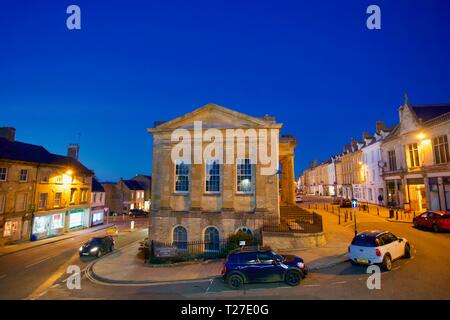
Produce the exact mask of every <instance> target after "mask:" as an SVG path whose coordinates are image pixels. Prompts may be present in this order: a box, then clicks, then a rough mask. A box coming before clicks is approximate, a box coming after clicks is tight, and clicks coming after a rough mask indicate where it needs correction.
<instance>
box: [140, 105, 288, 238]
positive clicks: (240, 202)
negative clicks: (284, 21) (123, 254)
mask: <svg viewBox="0 0 450 320" xmlns="http://www.w3.org/2000/svg"><path fill="white" fill-rule="evenodd" d="M200 121H201V123H202V126H203V127H202V131H201V132H202V134H204V133H205V132H206V130H207V129H215V130H217V131H216V132H219V133H221V134H222V135H223V137H227V138H225V141H224V148H223V159H228V156H229V157H230V159H233V162H232V163H229V162H228V161H223V163H221V164H220V166H219V167H220V169H219V171H220V174H219V177H220V178H219V181H220V182H219V185H220V188H219V189H218V190H217V191H216V192H210V191H207V188H206V176H207V175H208V173H207V172H206V160H208V159H202V161H201V162H200V163H196V161H195V158H194V157H196V156H198V154H204V153H205V150H206V149H207V148H208V145H209V143H208V142H203V144H202V145H201V146H200V147H199V144H197V145H196V142H197V143H199V142H201V137H199V136H195V134H196V133H195V130H194V125H195V123H199V122H200ZM281 126H282V125H281V124H278V123H275V120H274V119H273V118H270V117H264V118H253V117H250V116H247V115H244V114H241V113H238V112H235V111H232V110H230V109H227V108H223V107H220V106H217V105H214V104H209V105H206V106H204V107H201V108H199V109H197V110H194V111H193V112H191V113H188V114H186V115H184V116H181V117H179V118H176V119H174V120H171V121H168V122H164V123H162V124H158V125H156V126H155V127H154V128H151V129H148V131H149V132H150V133H152V134H153V168H152V201H151V222H150V227H149V239H151V240H156V241H163V242H170V241H173V240H174V229H175V228H176V227H178V226H181V227H182V228H184V230H185V231H186V234H187V239H186V240H187V241H195V240H205V230H206V229H207V228H210V227H212V228H215V229H216V230H217V231H218V234H219V238H220V239H226V238H227V237H228V236H229V235H231V234H233V233H235V232H236V231H237V230H238V229H239V228H245V230H251V232H252V233H253V234H255V235H257V234H258V235H259V234H260V229H261V228H262V225H263V220H264V218H265V217H275V218H279V215H280V208H279V206H280V201H286V202H289V203H294V202H295V186H294V171H293V148H294V147H295V142H294V141H295V140H294V139H292V138H289V137H285V138H283V139H282V141H281V142H280V138H279V130H280V128H281ZM176 129H182V130H186V132H189V133H190V135H191V136H192V137H194V139H193V145H192V146H190V147H189V148H191V151H192V152H191V158H190V159H189V160H190V161H189V162H190V163H189V173H188V178H186V179H188V180H189V183H188V187H187V189H186V190H185V191H179V190H178V191H177V190H176V187H175V186H176V184H177V181H178V180H179V179H180V178H179V177H178V176H177V174H176V165H175V164H174V163H173V161H172V157H171V155H172V150H173V148H174V147H175V145H177V144H178V143H179V140H176V141H172V138H171V136H172V132H174V130H176ZM229 129H233V130H239V129H241V130H244V131H245V130H247V129H254V130H259V129H263V130H268V132H270V130H272V131H273V132H275V133H276V135H275V138H274V139H272V138H270V135H269V138H267V139H266V140H259V143H262V144H264V145H265V147H266V148H267V150H268V155H270V154H273V153H274V157H275V159H276V161H277V164H276V169H277V168H278V161H281V164H282V168H283V169H282V171H283V173H282V179H281V180H282V182H281V188H282V190H283V191H284V192H282V195H281V197H280V196H279V186H280V181H279V177H278V174H277V170H276V169H275V170H274V171H273V172H272V174H262V173H261V172H262V171H261V170H262V169H263V168H267V166H264V165H262V164H260V162H259V161H258V162H257V163H256V164H254V165H252V170H251V178H249V179H247V183H251V187H249V188H250V190H251V191H249V192H240V191H239V188H238V178H237V176H238V166H237V162H238V159H237V154H238V150H237V144H236V143H235V142H236V140H235V139H230V138H229V137H228V136H227V130H229ZM197 133H198V131H197ZM202 134H201V135H202ZM251 139H252V138H251V137H247V138H246V140H245V141H246V142H247V143H246V148H245V152H244V154H245V157H246V158H247V157H250V148H249V145H250V143H251V142H252V140H251ZM261 141H262V142H261ZM281 146H282V147H281ZM213 158H214V157H212V158H210V159H209V160H212V159H213ZM283 179H284V180H283ZM250 181H251V182H250ZM241 183H242V182H241Z"/></svg>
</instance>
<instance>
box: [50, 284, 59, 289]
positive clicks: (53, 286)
mask: <svg viewBox="0 0 450 320" xmlns="http://www.w3.org/2000/svg"><path fill="white" fill-rule="evenodd" d="M56 287H59V283H56V284H54V285H52V286H51V287H50V288H52V289H54V288H56Z"/></svg>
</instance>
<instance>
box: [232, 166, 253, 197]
mask: <svg viewBox="0 0 450 320" xmlns="http://www.w3.org/2000/svg"><path fill="white" fill-rule="evenodd" d="M236 173H237V191H238V192H242V193H251V192H252V191H253V183H252V178H253V172H252V164H251V162H250V159H238V161H237V172H236Z"/></svg>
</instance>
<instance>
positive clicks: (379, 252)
mask: <svg viewBox="0 0 450 320" xmlns="http://www.w3.org/2000/svg"><path fill="white" fill-rule="evenodd" d="M375 254H376V255H377V257H381V251H380V249H378V248H377V249H376V250H375Z"/></svg>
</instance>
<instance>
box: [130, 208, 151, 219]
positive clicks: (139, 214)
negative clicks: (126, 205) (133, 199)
mask: <svg viewBox="0 0 450 320" xmlns="http://www.w3.org/2000/svg"><path fill="white" fill-rule="evenodd" d="M147 214H148V212H146V211H144V210H141V209H131V210H130V213H129V215H130V216H132V217H134V218H136V217H146V216H147Z"/></svg>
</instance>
